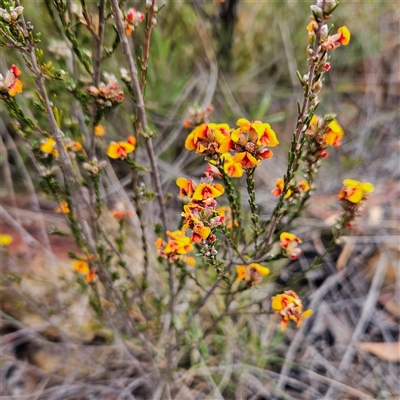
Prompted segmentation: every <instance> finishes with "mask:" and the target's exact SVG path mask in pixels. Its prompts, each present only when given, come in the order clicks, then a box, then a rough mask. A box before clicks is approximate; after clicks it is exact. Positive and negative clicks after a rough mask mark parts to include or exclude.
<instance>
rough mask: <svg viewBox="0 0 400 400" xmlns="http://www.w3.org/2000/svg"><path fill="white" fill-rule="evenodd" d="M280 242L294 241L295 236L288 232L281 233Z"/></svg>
mask: <svg viewBox="0 0 400 400" xmlns="http://www.w3.org/2000/svg"><path fill="white" fill-rule="evenodd" d="M279 239H280V240H285V239H287V240H296V235H293V233H289V232H282V233H281V235H280V236H279Z"/></svg>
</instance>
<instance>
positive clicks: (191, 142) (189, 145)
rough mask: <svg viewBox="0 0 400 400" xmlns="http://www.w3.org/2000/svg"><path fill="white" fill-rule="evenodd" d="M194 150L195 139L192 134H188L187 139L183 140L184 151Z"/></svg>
mask: <svg viewBox="0 0 400 400" xmlns="http://www.w3.org/2000/svg"><path fill="white" fill-rule="evenodd" d="M195 148H196V144H195V139H194V135H193V132H192V133H189V135H188V137H187V138H186V140H185V149H186V150H189V151H191V150H194V149H195Z"/></svg>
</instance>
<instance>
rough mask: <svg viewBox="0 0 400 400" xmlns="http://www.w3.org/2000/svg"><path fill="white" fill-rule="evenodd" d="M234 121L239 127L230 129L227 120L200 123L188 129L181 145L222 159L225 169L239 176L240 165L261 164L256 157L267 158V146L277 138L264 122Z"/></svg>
mask: <svg viewBox="0 0 400 400" xmlns="http://www.w3.org/2000/svg"><path fill="white" fill-rule="evenodd" d="M237 125H238V127H239V128H237V129H231V128H230V127H229V125H228V124H213V123H210V124H201V125H199V126H197V127H196V128H195V129H194V130H193V131H192V132H190V133H189V135H188V137H187V138H186V141H185V147H186V149H187V150H194V149H196V153H201V154H204V155H205V156H206V160H214V161H215V160H218V159H223V160H224V164H225V165H224V170H225V172H226V173H227V174H228V175H229V176H231V177H240V176H242V174H243V170H242V168H247V169H251V168H254V167H256V166H257V165H260V164H261V161H260V160H264V159H266V158H271V157H272V156H273V153H272V151H271V150H270V149H268V148H267V147H274V146H276V145H278V144H279V142H278V140H277V138H276V134H275V132H274V131H273V130H272V128H271V126H270V125H269V124H268V123H263V122H261V121H252V122H250V121H248V120H247V119H245V118H241V119H239V120H238V121H237ZM229 151H231V152H232V153H233V156H232V155H231V154H230V153H228V152H229Z"/></svg>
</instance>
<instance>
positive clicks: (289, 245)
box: [279, 232, 303, 260]
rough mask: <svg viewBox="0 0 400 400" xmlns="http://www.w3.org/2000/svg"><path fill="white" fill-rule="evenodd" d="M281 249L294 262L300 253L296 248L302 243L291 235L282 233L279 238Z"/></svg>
mask: <svg viewBox="0 0 400 400" xmlns="http://www.w3.org/2000/svg"><path fill="white" fill-rule="evenodd" d="M279 239H280V242H281V247H282V250H283V251H284V252H285V254H286V255H287V256H288V257H289V258H291V259H292V260H296V259H297V256H298V255H299V254H300V253H301V249H299V248H298V247H297V246H298V245H299V244H300V243H302V242H303V241H302V240H301V239H300V238H298V237H297V236H296V235H293V233H289V232H282V233H281V235H280V237H279Z"/></svg>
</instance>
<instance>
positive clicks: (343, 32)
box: [338, 26, 350, 46]
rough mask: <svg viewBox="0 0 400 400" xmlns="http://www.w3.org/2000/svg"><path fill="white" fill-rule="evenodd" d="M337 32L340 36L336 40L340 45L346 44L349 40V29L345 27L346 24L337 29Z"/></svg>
mask: <svg viewBox="0 0 400 400" xmlns="http://www.w3.org/2000/svg"><path fill="white" fill-rule="evenodd" d="M338 34H340V38H339V39H338V42H339V43H340V44H341V45H342V46H347V45H348V44H349V42H350V31H349V29H348V28H347V26H342V27H340V28H339V29H338Z"/></svg>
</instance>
